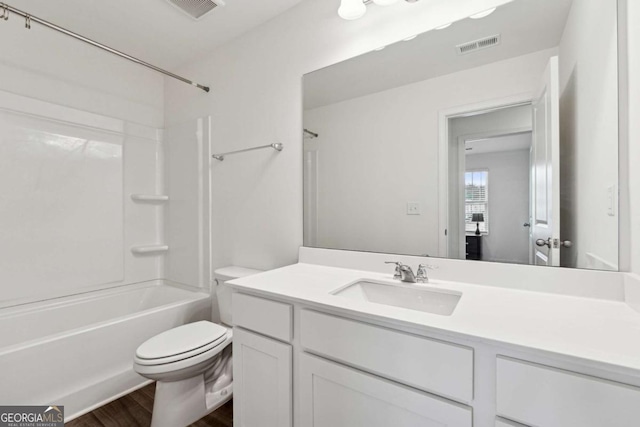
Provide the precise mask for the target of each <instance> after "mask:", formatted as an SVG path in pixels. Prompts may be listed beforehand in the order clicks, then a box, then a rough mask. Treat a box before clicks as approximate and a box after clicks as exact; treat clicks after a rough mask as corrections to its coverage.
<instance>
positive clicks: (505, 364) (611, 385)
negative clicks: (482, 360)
mask: <svg viewBox="0 0 640 427" xmlns="http://www.w3.org/2000/svg"><path fill="white" fill-rule="evenodd" d="M497 413H498V415H500V416H502V417H505V418H509V419H512V420H515V421H518V422H521V423H524V424H529V425H535V426H544V427H602V426H607V427H629V426H632V425H638V420H640V389H639V388H636V387H632V386H629V385H626V384H620V383H616V382H612V381H608V380H604V379H601V378H596V377H590V376H586V375H582V374H577V373H573V372H569V371H563V370H560V369H555V368H550V367H546V366H542V365H537V364H534V363H529V362H525V361H520V360H516V359H511V358H507V357H500V356H499V357H498V362H497Z"/></svg>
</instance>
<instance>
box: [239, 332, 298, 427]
mask: <svg viewBox="0 0 640 427" xmlns="http://www.w3.org/2000/svg"><path fill="white" fill-rule="evenodd" d="M291 375H292V362H291V346H290V345H288V344H284V343H281V342H279V341H275V340H272V339H270V338H266V337H263V336H261V335H257V334H253V333H251V332H248V331H245V330H244V329H240V328H238V327H235V328H233V388H234V391H233V418H234V425H235V426H238V427H290V426H291V425H292V421H291V420H292V386H293V383H292V381H291Z"/></svg>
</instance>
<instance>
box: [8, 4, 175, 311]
mask: <svg viewBox="0 0 640 427" xmlns="http://www.w3.org/2000/svg"><path fill="white" fill-rule="evenodd" d="M0 39H1V40H2V55H0V91H3V94H2V97H3V99H5V100H7V102H6V103H5V104H4V105H3V106H4V107H5V108H8V109H10V110H15V109H18V110H20V109H22V110H21V111H22V112H24V113H27V114H31V115H35V116H37V119H36V121H40V122H42V123H45V122H46V123H49V122H48V120H51V119H53V122H51V123H49V125H50V126H58V127H60V126H62V127H64V132H60V133H61V135H66V136H68V137H74V136H77V135H81V134H82V133H83V132H84V133H85V134H87V133H91V132H93V134H94V135H96V134H97V135H98V136H96V138H97V139H98V140H100V139H103V140H113V139H114V138H115V139H117V140H118V141H119V144H120V154H119V156H116V157H114V159H113V160H114V162H113V163H114V167H115V169H110V170H109V173H108V177H109V178H108V179H109V180H113V179H115V180H119V183H120V184H119V193H118V194H117V200H116V199H114V198H113V197H112V196H114V194H110V193H109V191H111V190H109V189H106V188H102V189H101V190H100V191H102V192H103V194H104V195H105V197H103V198H101V197H100V196H99V195H97V194H91V193H82V191H85V190H87V189H89V183H90V179H89V178H90V177H93V178H95V175H96V174H98V173H99V172H100V170H99V169H98V168H95V169H93V170H89V169H86V170H81V169H78V168H76V169H70V168H67V164H65V162H64V159H63V157H64V156H63V153H61V152H59V153H57V154H56V155H55V156H56V157H51V158H46V156H45V157H44V158H43V157H42V156H41V158H40V160H42V161H44V162H45V163H46V169H47V170H49V171H50V173H51V174H52V175H51V176H52V177H53V178H55V179H53V178H52V181H51V182H49V184H54V183H55V184H56V185H58V187H55V186H54V185H50V186H49V187H47V186H46V185H44V186H41V187H40V188H39V189H38V188H37V187H32V188H31V190H33V192H32V193H29V194H28V195H26V196H25V198H23V199H21V201H18V200H12V201H11V202H10V203H9V202H8V201H7V200H6V197H7V196H8V193H7V192H3V195H2V196H0V197H5V199H4V200H3V201H2V203H1V204H2V206H3V209H4V212H5V213H7V212H8V210H11V211H12V212H13V213H14V214H15V213H18V212H20V210H22V209H26V208H28V206H27V203H28V202H27V201H26V199H27V198H28V199H29V200H31V202H34V203H39V204H38V206H41V203H42V202H43V201H44V200H45V199H46V198H51V199H52V200H54V201H55V200H57V203H59V207H60V208H61V209H62V211H61V212H62V213H64V212H66V213H69V214H74V213H78V212H80V211H82V210H83V209H84V210H85V211H86V208H87V206H94V207H96V206H97V207H98V208H100V207H101V205H100V203H107V200H108V201H109V202H108V203H107V204H106V205H102V210H101V213H100V214H98V215H95V216H87V215H84V216H83V218H82V220H83V221H84V222H83V223H82V224H78V226H77V227H75V228H74V227H73V226H72V224H66V225H68V226H70V227H71V233H67V234H65V235H64V236H62V237H61V239H60V241H59V243H57V244H56V245H60V246H59V247H58V250H62V249H63V248H69V247H70V245H73V244H78V245H79V247H76V248H75V249H74V250H79V252H77V253H76V255H70V256H65V257H62V258H64V259H62V258H61V259H58V261H60V263H61V264H59V267H60V268H59V269H58V270H57V271H56V269H55V268H54V267H55V266H51V265H50V264H51V263H49V264H47V261H46V259H42V258H38V257H37V256H36V254H35V253H34V252H31V255H29V253H28V252H22V255H21V256H20V257H21V258H20V257H19V258H20V259H16V258H15V257H14V258H13V259H12V262H13V267H12V269H14V270H15V269H16V268H18V266H19V265H29V266H30V267H29V268H31V270H32V273H33V272H34V271H35V272H37V273H38V274H40V275H42V276H43V277H40V278H39V279H38V278H36V277H33V274H31V275H30V276H29V277H27V276H26V275H25V274H23V273H28V272H24V271H23V272H22V273H20V276H15V275H12V276H10V277H12V278H13V279H16V278H18V277H19V278H20V279H19V280H8V279H9V276H7V275H8V274H9V270H8V269H6V268H2V267H3V266H2V264H1V261H0V271H1V272H2V273H3V276H2V280H0V282H1V283H2V284H3V285H4V286H7V287H6V288H3V289H2V292H0V294H1V295H2V301H1V302H0V304H7V301H8V300H10V299H11V300H13V301H14V302H15V301H27V300H34V299H43V298H47V297H51V296H56V295H60V294H68V293H75V292H78V291H82V290H89V289H95V288H100V287H105V286H114V285H118V284H126V283H135V282H140V281H144V280H151V279H155V278H160V277H162V275H163V266H162V257H156V256H151V257H150V256H145V257H141V256H134V255H132V254H131V252H130V247H131V246H134V245H144V244H152V243H156V242H157V240H158V239H159V236H160V234H161V233H160V229H161V227H160V224H161V222H162V208H160V207H158V206H155V205H148V204H139V203H134V202H133V201H132V200H131V199H130V195H131V194H133V193H148V194H154V193H158V192H162V191H163V180H162V178H161V176H160V174H161V172H162V164H161V163H162V155H161V153H162V145H161V143H160V142H159V139H158V137H159V132H158V131H157V130H158V129H160V128H161V127H162V126H163V121H164V118H163V115H164V111H163V99H164V79H163V77H161V75H159V74H157V73H154V72H152V71H150V70H147V69H144V68H142V67H140V66H138V65H135V64H132V63H129V62H127V61H125V60H123V59H121V58H117V57H115V56H113V55H111V54H109V53H106V52H102V51H100V50H98V49H96V48H93V47H91V46H88V45H85V44H83V43H81V42H78V41H75V40H73V39H71V38H69V37H65V36H63V35H61V34H58V33H56V32H54V31H51V30H47V29H46V28H44V27H41V26H39V25H38V24H33V26H32V29H31V30H29V31H28V30H26V29H25V28H24V20H23V19H20V18H18V17H16V16H15V15H12V16H11V18H10V19H9V20H8V21H6V22H4V21H3V23H2V25H1V26H0ZM13 95H18V96H17V97H13ZM23 97H26V98H23ZM36 110H37V111H36ZM42 120H44V122H43V121H42ZM58 121H61V122H58ZM14 122H15V121H14ZM12 123H13V122H12ZM87 126H88V127H89V128H87V129H85V127H87ZM83 129H84V130H83ZM6 131H7V127H4V128H3V129H0V133H1V135H0V137H3V138H6V137H7V132H6ZM103 131H106V133H104V132H103ZM45 144H46V143H45ZM5 148H6V147H5ZM24 148H27V149H35V148H36V144H35V143H29V144H28V145H25V146H24ZM11 156H17V154H16V153H15V152H12V154H11ZM34 159H35V158H34ZM34 159H32V160H29V162H28V163H29V166H34V164H33V161H34ZM5 160H7V157H5ZM13 160H15V161H17V157H16V158H15V159H14V158H13V157H12V158H10V159H8V161H10V162H11V161H13ZM25 170H26V169H25ZM43 171H44V169H41V170H40V172H41V173H40V175H38V172H37V171H35V172H33V173H31V174H30V175H29V177H25V178H24V179H21V180H20V182H19V184H20V185H28V182H29V181H28V179H35V178H37V177H38V176H39V178H40V179H41V180H42V179H46V174H44V173H42V172H43ZM103 172H105V170H103ZM105 173H106V172H105ZM65 174H68V175H66V176H65ZM92 174H93V175H92ZM15 178H16V179H18V178H19V177H15ZM102 179H104V180H106V179H107V176H106V175H105V176H103V177H102ZM65 180H66V181H65ZM63 182H67V183H72V184H74V185H78V187H77V188H76V190H77V191H76V192H75V193H74V190H72V188H71V187H67V188H66V190H67V191H66V193H65V189H64V188H60V187H59V185H60V184H62V183H63ZM94 188H97V187H96V186H94ZM56 192H58V193H57V194H56ZM82 194H84V195H82ZM107 195H108V197H107ZM27 196H28V197H27ZM74 198H75V200H74ZM96 199H99V200H96ZM83 207H84V208H83ZM112 211H118V212H120V217H119V219H118V222H119V230H120V232H119V236H118V242H115V241H113V239H111V237H113V236H108V235H106V236H103V237H100V238H98V239H97V240H93V241H89V240H90V239H89V237H90V236H91V237H96V234H99V232H100V230H99V229H100V227H101V226H102V227H103V230H102V232H104V233H111V232H112V231H113V230H115V229H114V224H112V223H111V222H109V223H107V222H105V223H103V224H101V223H100V215H101V214H104V215H107V214H108V213H109V212H112ZM9 213H10V212H9ZM68 218H72V216H71V215H70V216H69V217H68ZM3 224H4V226H5V227H6V226H7V223H6V222H3ZM3 224H0V234H4V233H7V232H8V230H7V229H6V228H5V229H3ZM20 224H22V226H23V227H28V222H27V219H26V218H25V220H24V221H23V222H21V223H20ZM58 225H60V224H58ZM83 227H95V230H94V232H92V233H83V232H82V230H83V229H84V228H83ZM116 228H117V227H116ZM60 230H61V229H59V231H60ZM65 230H67V229H65ZM14 231H15V230H14ZM47 231H48V232H51V233H53V232H55V227H53V226H52V227H50V228H49V229H47ZM26 236H28V234H27V233H24V234H23V235H22V239H23V240H24V239H25V237H26ZM44 238H45V236H44V235H39V234H37V233H36V234H35V235H34V239H33V240H31V241H30V243H31V244H34V245H36V244H39V243H40V244H41V243H42V242H41V241H40V240H38V239H44ZM0 240H1V239H0ZM2 241H4V242H5V243H6V242H7V240H2ZM107 241H108V242H109V245H107V244H106V243H107ZM102 243H104V245H103V246H101V244H102ZM111 243H117V245H118V248H117V251H116V252H115V253H114V250H115V249H114V246H113V245H111ZM0 244H1V243H0ZM83 245H84V246H83ZM47 247H49V246H47ZM82 247H85V248H87V250H86V251H84V252H83V251H82ZM42 248H44V246H43V247H42ZM71 249H73V248H71ZM65 250H66V249H65ZM101 251H104V252H101ZM41 252H42V251H41ZM95 253H98V255H97V256H91V254H95ZM68 254H71V252H69V253H68ZM14 255H15V254H14ZM57 255H61V254H60V253H58V254H57ZM30 256H31V258H29V257H30ZM83 256H84V258H83ZM85 258H90V261H88V262H89V263H90V264H87V262H85V261H86V260H85ZM6 261H8V259H7V258H5V262H6ZM14 261H15V262H14ZM74 263H75V265H78V263H82V264H83V265H82V267H80V266H78V268H75V269H74V268H68V267H72V266H73V265H74ZM47 266H49V267H51V268H49V269H47V268H48V267H47ZM52 269H53V270H52ZM13 272H14V273H16V271H13ZM47 272H49V274H47ZM54 276H55V277H54Z"/></svg>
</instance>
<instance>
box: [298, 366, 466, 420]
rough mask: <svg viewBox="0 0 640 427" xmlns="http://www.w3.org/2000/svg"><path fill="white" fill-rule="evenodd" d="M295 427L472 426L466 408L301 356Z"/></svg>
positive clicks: (389, 382) (374, 377)
mask: <svg viewBox="0 0 640 427" xmlns="http://www.w3.org/2000/svg"><path fill="white" fill-rule="evenodd" d="M299 375H300V379H299V385H300V390H299V393H298V395H299V397H300V417H299V420H300V427H389V426H393V427H471V425H472V412H471V408H469V407H467V406H464V405H460V404H456V403H452V402H448V401H446V400H445V399H440V398H436V397H434V396H433V395H430V394H427V393H422V392H420V391H418V390H416V389H413V388H410V387H405V386H402V385H400V384H397V383H394V382H391V381H388V380H385V379H382V378H378V377H376V376H373V375H369V374H365V373H363V372H361V371H357V370H355V369H351V368H348V367H346V366H342V365H340V364H338V363H334V362H330V361H328V360H325V359H322V358H319V357H316V356H311V355H308V354H306V353H303V354H302V355H301V357H300V370H299Z"/></svg>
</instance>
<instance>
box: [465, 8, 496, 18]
mask: <svg viewBox="0 0 640 427" xmlns="http://www.w3.org/2000/svg"><path fill="white" fill-rule="evenodd" d="M496 9H497V7H494V8H492V9H487V10H485V11H484V12H480V13H476V14H475V15H471V16H470V17H469V18H471V19H481V18H484V17H487V16H489V15H491V14H492V13H493V12H495V11H496Z"/></svg>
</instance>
